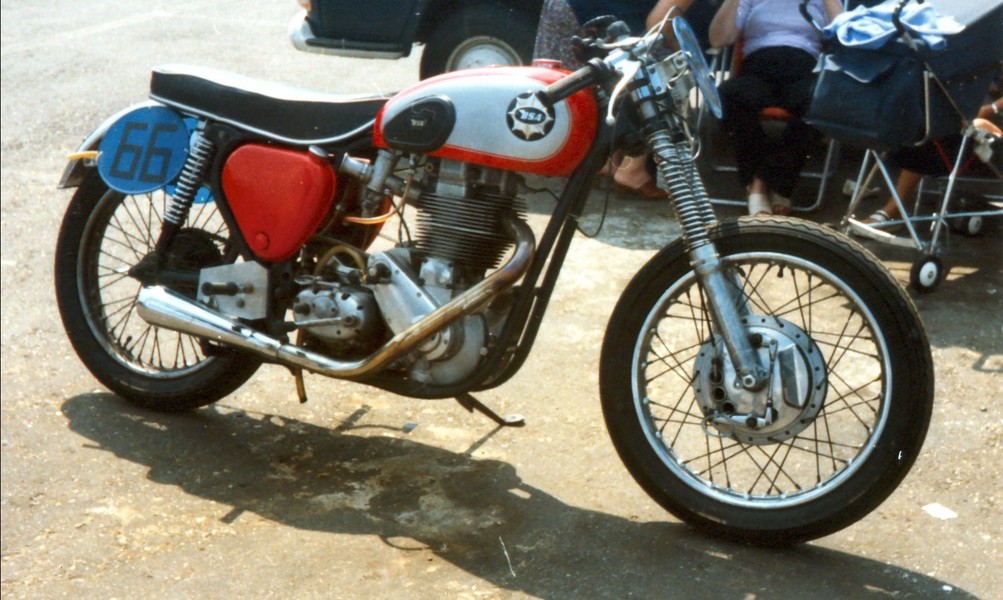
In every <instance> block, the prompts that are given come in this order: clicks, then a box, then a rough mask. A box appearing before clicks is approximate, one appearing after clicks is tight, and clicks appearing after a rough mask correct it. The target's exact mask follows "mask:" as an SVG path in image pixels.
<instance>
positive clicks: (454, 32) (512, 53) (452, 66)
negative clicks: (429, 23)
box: [420, 4, 538, 79]
mask: <svg viewBox="0 0 1003 600" xmlns="http://www.w3.org/2000/svg"><path fill="white" fill-rule="evenodd" d="M537 20H538V17H537V16H536V15H532V14H528V13H526V12H524V11H519V10H516V9H513V8H507V7H502V6H498V5H495V4H475V5H473V6H466V7H463V8H460V9H458V11H457V12H455V13H453V14H451V15H449V16H448V17H446V18H445V19H443V20H442V22H441V23H439V25H438V26H436V28H435V30H434V31H433V32H432V34H431V35H429V37H428V40H427V41H426V42H425V51H424V53H423V54H422V57H421V73H420V75H421V78H422V79H427V78H429V77H432V76H434V75H439V74H440V73H445V72H447V71H457V70H460V69H469V68H473V67H488V66H492V65H522V64H529V63H530V62H531V61H532V59H533V43H534V41H535V40H536V26H537Z"/></svg>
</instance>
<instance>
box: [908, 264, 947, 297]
mask: <svg viewBox="0 0 1003 600" xmlns="http://www.w3.org/2000/svg"><path fill="white" fill-rule="evenodd" d="M945 275H947V269H945V268H944V263H943V262H942V261H941V260H940V259H939V258H937V257H936V256H924V257H923V258H921V259H919V260H917V261H916V262H914V263H913V265H912V269H911V270H910V271H909V286H910V287H912V289H914V290H916V291H917V292H920V293H924V294H925V293H927V292H932V291H933V290H935V289H937V286H938V285H940V282H941V281H943V279H944V276H945Z"/></svg>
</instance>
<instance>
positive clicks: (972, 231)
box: [951, 216, 985, 237]
mask: <svg viewBox="0 0 1003 600" xmlns="http://www.w3.org/2000/svg"><path fill="white" fill-rule="evenodd" d="M984 224H985V220H984V219H983V218H982V217H981V216H971V217H957V218H955V219H951V229H952V230H953V231H957V232H958V233H960V234H962V235H966V236H968V237H975V236H977V235H979V234H980V233H982V226H983V225H984Z"/></svg>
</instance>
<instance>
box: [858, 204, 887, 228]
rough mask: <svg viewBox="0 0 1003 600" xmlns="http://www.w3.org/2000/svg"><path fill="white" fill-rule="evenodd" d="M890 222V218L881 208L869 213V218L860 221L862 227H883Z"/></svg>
mask: <svg viewBox="0 0 1003 600" xmlns="http://www.w3.org/2000/svg"><path fill="white" fill-rule="evenodd" d="M891 220H892V216H891V215H890V214H888V212H887V211H886V210H884V209H882V208H879V209H878V210H876V211H874V212H872V213H871V216H869V217H867V218H866V219H864V220H863V221H861V223H862V224H864V225H883V224H884V223H887V222H888V221H891Z"/></svg>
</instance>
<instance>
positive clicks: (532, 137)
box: [506, 92, 554, 142]
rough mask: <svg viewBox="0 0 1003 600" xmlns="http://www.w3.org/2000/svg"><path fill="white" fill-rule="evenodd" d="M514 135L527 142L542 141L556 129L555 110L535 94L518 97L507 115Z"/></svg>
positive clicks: (510, 104) (509, 127)
mask: <svg viewBox="0 0 1003 600" xmlns="http://www.w3.org/2000/svg"><path fill="white" fill-rule="evenodd" d="M506 121H507V122H508V129H509V131H511V132H512V135H514V136H515V137H517V138H519V139H520V140H525V141H527V142H532V141H536V140H539V139H542V138H544V137H546V136H547V134H548V133H550V130H551V129H553V128H554V109H553V107H551V106H547V105H546V104H544V103H543V102H540V100H539V98H537V97H536V94H535V93H534V92H526V93H524V94H519V95H518V96H516V97H515V98H514V99H513V100H512V102H510V103H509V105H508V113H507V115H506Z"/></svg>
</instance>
